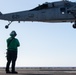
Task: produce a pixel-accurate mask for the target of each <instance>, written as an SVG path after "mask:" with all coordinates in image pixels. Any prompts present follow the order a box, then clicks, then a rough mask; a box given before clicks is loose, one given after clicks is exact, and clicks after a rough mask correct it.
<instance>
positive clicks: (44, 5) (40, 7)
mask: <svg viewBox="0 0 76 75" xmlns="http://www.w3.org/2000/svg"><path fill="white" fill-rule="evenodd" d="M46 8H48V4H43V5H39V6H38V7H36V8H34V9H32V10H42V9H46ZM32 10H31V11H32Z"/></svg>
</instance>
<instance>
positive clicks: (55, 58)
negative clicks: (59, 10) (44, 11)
mask: <svg viewBox="0 0 76 75" xmlns="http://www.w3.org/2000/svg"><path fill="white" fill-rule="evenodd" d="M54 1H58V0H1V1H0V11H1V12H2V13H3V14H5V13H11V12H17V11H24V10H30V9H32V8H35V7H36V6H38V5H39V4H42V3H45V2H54ZM72 1H73V2H74V1H75V0H72ZM7 24H8V21H4V20H0V67H5V66H6V57H5V56H6V49H7V45H6V39H7V38H9V37H10V36H9V34H10V32H11V31H12V30H15V31H16V32H17V37H16V38H18V39H19V41H20V47H19V48H18V59H17V62H16V66H17V67H76V29H73V28H72V24H73V23H43V22H21V23H18V22H13V23H12V24H11V25H10V27H9V29H5V25H7Z"/></svg>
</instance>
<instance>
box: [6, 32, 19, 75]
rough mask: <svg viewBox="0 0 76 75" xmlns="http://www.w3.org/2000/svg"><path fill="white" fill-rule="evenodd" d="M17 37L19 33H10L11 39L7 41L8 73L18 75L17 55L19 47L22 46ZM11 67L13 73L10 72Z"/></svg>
mask: <svg viewBox="0 0 76 75" xmlns="http://www.w3.org/2000/svg"><path fill="white" fill-rule="evenodd" d="M16 36H17V33H16V32H15V31H12V32H11V33H10V37H9V38H8V39H7V64H6V69H5V70H6V73H13V74H17V73H18V72H16V71H15V64H16V60H17V53H18V47H19V46H20V43H19V40H18V39H17V38H15V37H16ZM10 63H12V65H11V71H10V70H9V67H10Z"/></svg>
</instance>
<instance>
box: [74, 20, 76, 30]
mask: <svg viewBox="0 0 76 75" xmlns="http://www.w3.org/2000/svg"><path fill="white" fill-rule="evenodd" d="M73 28H74V29H76V21H75V23H74V24H73Z"/></svg>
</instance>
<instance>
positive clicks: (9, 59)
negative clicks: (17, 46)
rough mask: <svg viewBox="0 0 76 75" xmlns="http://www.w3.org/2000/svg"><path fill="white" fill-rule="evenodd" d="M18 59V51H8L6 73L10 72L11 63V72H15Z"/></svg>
mask: <svg viewBox="0 0 76 75" xmlns="http://www.w3.org/2000/svg"><path fill="white" fill-rule="evenodd" d="M16 59H17V51H10V50H8V51H7V64H6V72H9V67H10V63H11V62H12V66H11V71H12V72H14V71H15V63H16Z"/></svg>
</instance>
